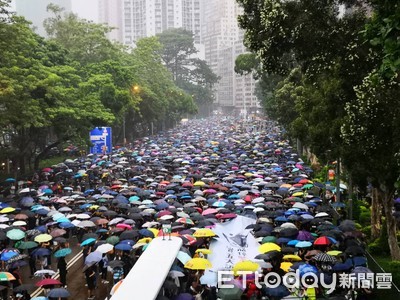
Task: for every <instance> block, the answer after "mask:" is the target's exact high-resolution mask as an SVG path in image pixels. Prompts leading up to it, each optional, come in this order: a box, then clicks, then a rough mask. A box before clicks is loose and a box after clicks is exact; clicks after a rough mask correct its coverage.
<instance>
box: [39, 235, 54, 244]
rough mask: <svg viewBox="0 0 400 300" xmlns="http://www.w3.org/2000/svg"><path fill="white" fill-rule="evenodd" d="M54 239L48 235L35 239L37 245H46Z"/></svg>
mask: <svg viewBox="0 0 400 300" xmlns="http://www.w3.org/2000/svg"><path fill="white" fill-rule="evenodd" d="M52 239H53V237H52V236H51V235H50V234H47V233H42V234H39V235H37V236H36V237H35V242H37V243H46V242H48V241H51V240H52Z"/></svg>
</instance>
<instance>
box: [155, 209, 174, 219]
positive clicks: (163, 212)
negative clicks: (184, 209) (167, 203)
mask: <svg viewBox="0 0 400 300" xmlns="http://www.w3.org/2000/svg"><path fill="white" fill-rule="evenodd" d="M166 215H172V212H170V211H169V210H162V211H160V212H158V214H157V218H161V217H162V216H166Z"/></svg>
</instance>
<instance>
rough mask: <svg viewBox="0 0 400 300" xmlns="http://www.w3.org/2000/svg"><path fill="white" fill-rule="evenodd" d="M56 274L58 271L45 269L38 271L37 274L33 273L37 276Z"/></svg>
mask: <svg viewBox="0 0 400 300" xmlns="http://www.w3.org/2000/svg"><path fill="white" fill-rule="evenodd" d="M54 274H56V272H54V271H53V270H47V269H43V270H38V271H36V272H35V274H33V275H34V276H35V277H40V276H44V275H50V276H53V275H54Z"/></svg>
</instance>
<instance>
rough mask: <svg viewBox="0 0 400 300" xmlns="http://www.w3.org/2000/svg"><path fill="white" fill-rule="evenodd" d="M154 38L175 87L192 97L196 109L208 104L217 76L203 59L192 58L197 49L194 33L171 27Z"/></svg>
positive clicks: (210, 101)
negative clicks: (160, 49)
mask: <svg viewBox="0 0 400 300" xmlns="http://www.w3.org/2000/svg"><path fill="white" fill-rule="evenodd" d="M157 37H158V39H159V41H160V43H161V45H162V52H161V57H162V60H163V62H164V64H165V66H166V67H167V69H168V70H169V71H170V72H171V73H172V74H173V80H174V82H175V84H176V85H177V86H179V87H180V88H181V89H183V90H184V91H185V92H186V93H187V94H189V95H191V96H192V98H193V99H194V101H195V102H196V104H197V105H198V106H204V105H206V106H209V105H211V104H212V103H213V101H214V96H213V87H214V85H215V84H216V83H217V81H218V77H217V75H215V74H214V72H213V71H212V70H211V68H210V67H209V66H208V65H207V63H206V62H205V61H204V60H201V59H198V58H196V57H195V55H196V54H197V52H198V50H197V49H196V48H195V46H194V39H193V34H192V33H191V32H190V31H187V30H184V29H182V28H173V29H168V30H165V31H163V32H162V33H160V34H158V35H157Z"/></svg>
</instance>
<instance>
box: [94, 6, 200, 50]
mask: <svg viewBox="0 0 400 300" xmlns="http://www.w3.org/2000/svg"><path fill="white" fill-rule="evenodd" d="M202 2H203V1H202V0H100V2H99V20H100V22H101V23H108V24H109V25H110V26H112V27H116V28H118V29H116V30H113V32H112V33H111V34H110V39H113V40H118V41H120V42H121V43H123V44H126V45H135V42H136V41H137V40H138V39H140V38H143V37H149V36H154V35H156V34H158V33H161V32H163V31H164V30H166V29H169V28H184V29H186V30H189V31H191V32H193V34H194V39H195V43H196V44H198V43H199V42H200V39H201V36H200V34H201V3H202Z"/></svg>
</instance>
